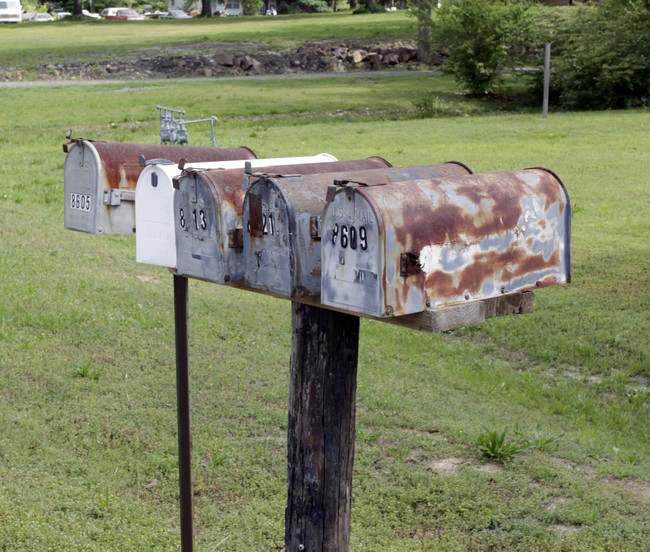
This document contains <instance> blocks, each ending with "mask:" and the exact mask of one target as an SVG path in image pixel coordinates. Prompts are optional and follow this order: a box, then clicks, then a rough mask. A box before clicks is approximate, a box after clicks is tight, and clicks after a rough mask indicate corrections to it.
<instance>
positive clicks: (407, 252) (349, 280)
mask: <svg viewBox="0 0 650 552" xmlns="http://www.w3.org/2000/svg"><path fill="white" fill-rule="evenodd" d="M99 144H101V143H99V142H89V141H85V140H78V141H75V142H73V144H72V147H70V148H68V156H67V158H66V163H65V193H66V227H68V228H72V229H75V230H81V231H88V232H97V230H98V229H99V228H100V227H101V231H102V232H103V233H109V232H111V233H124V232H132V231H134V229H137V232H136V257H137V260H138V261H139V262H144V263H150V264H157V265H162V266H167V267H169V268H171V269H174V270H175V271H176V272H177V273H178V274H181V275H185V276H188V277H192V278H198V279H202V280H207V281H211V282H216V283H219V284H227V285H238V286H243V287H246V288H250V289H253V290H258V291H263V292H267V293H272V294H274V295H277V296H281V297H286V298H301V297H317V296H320V302H321V304H323V305H325V306H329V307H333V308H337V309H341V310H345V311H348V312H354V313H359V314H364V315H368V316H374V317H379V318H381V317H392V316H401V315H406V314H412V313H417V312H422V311H424V310H426V309H430V308H433V309H435V308H440V307H444V306H447V305H454V304H462V303H467V302H471V301H480V300H483V299H489V298H492V297H497V296H500V295H504V294H508V293H514V292H519V291H525V290H530V289H535V288H538V287H544V286H551V285H556V284H561V283H565V282H568V281H569V280H570V204H569V198H568V195H567V192H566V189H565V187H564V185H563V184H562V182H561V181H560V180H559V178H558V177H557V176H556V175H554V174H553V173H551V172H550V171H548V170H545V169H527V170H522V171H511V172H503V173H487V174H472V173H471V171H470V170H469V169H468V168H467V167H466V166H465V165H463V164H461V163H456V162H451V163H443V164H438V165H427V166H413V167H392V166H391V165H390V164H389V163H388V162H387V161H386V160H384V159H381V158H379V157H370V158H367V159H361V160H352V161H338V160H336V159H335V158H334V157H333V156H331V155H328V154H319V155H316V156H310V157H301V158H285V159H257V158H256V156H255V154H254V153H253V152H252V151H251V150H248V149H246V148H225V149H223V148H199V149H200V150H209V152H207V153H211V154H212V158H211V159H210V158H209V159H206V158H205V157H201V155H203V153H204V152H202V151H198V150H197V151H196V152H194V151H191V150H193V148H191V147H189V146H185V147H181V149H183V150H184V151H182V152H178V156H181V155H182V157H178V156H177V157H176V158H174V156H173V155H172V153H174V152H172V151H171V150H170V148H172V147H171V146H162V147H159V146H148V147H151V148H158V150H156V151H155V152H151V151H147V152H145V151H143V150H141V149H140V146H139V145H135V144H132V145H130V146H131V147H130V148H118V147H117V146H113V147H114V149H111V147H108V146H107V145H106V144H104V145H103V148H104V152H100V151H99V148H98V147H97V146H98V145H99ZM177 148H178V147H177ZM118 149H119V151H120V152H122V151H124V150H125V149H126V150H128V152H129V155H130V156H131V157H129V158H128V160H129V164H130V165H129V166H130V168H131V169H132V171H133V172H136V169H135V168H134V166H136V163H135V161H134V159H133V156H134V155H136V156H137V157H138V163H137V167H138V168H139V171H138V172H139V174H138V177H137V181H136V183H135V185H133V184H132V181H130V180H128V178H126V177H125V176H124V175H125V174H126V173H127V171H125V170H124V169H120V175H121V177H120V178H119V179H116V177H115V176H111V177H110V178H113V181H112V182H108V178H107V174H108V173H109V172H110V170H111V169H110V168H109V167H110V166H111V164H112V165H113V167H116V166H121V167H123V166H124V165H125V162H124V160H125V159H127V158H126V157H124V159H113V160H112V161H104V162H102V161H101V158H102V153H103V155H110V154H112V153H114V152H115V151H117V150H118ZM160 149H162V151H159V150H160ZM80 150H84V151H83V152H80ZM106 152H111V153H106ZM120 155H121V153H120ZM140 156H142V157H140ZM217 156H221V158H216V157H217ZM237 156H239V157H240V159H236V157H237ZM156 157H157V158H158V159H155V158H156ZM80 158H81V160H82V161H84V163H85V160H86V159H91V160H92V163H91V164H90V168H89V169H88V168H84V165H83V164H82V163H81V161H80ZM144 158H146V159H149V161H147V162H146V163H145V162H144V161H143V159H144ZM170 158H171V159H170ZM98 159H99V161H98ZM180 159H184V160H185V161H184V162H181V164H180V166H179V164H178V162H179V160H180ZM69 160H70V164H71V165H74V167H72V168H70V169H69V168H68V161H69ZM206 161H207V162H206ZM77 165H78V166H77ZM143 165H145V166H143ZM96 167H100V170H96ZM75 171H76V173H75ZM102 171H104V172H102ZM80 175H82V176H83V178H80ZM116 180H117V181H118V182H119V184H118V185H117V186H114V185H113V184H114V182H115V181H116ZM82 182H83V183H82ZM114 190H118V191H119V192H120V193H117V192H115V191H114ZM125 192H128V193H129V195H130V196H132V198H133V200H134V201H133V200H131V201H128V202H126V204H125V203H122V202H120V203H116V202H115V201H111V198H112V197H113V195H122V196H123V195H124V193H125ZM79 196H82V197H83V196H85V200H83V199H82V200H79V201H78V197H79ZM107 196H109V199H108V200H107V199H106V198H107ZM122 201H124V200H123V199H122ZM82 204H83V205H85V207H86V208H85V211H84V208H83V206H82ZM123 207H126V209H124V212H122V211H121V209H122V208H123ZM127 213H128V214H127ZM84 214H85V215H86V217H87V218H86V219H84V218H83V215H84Z"/></svg>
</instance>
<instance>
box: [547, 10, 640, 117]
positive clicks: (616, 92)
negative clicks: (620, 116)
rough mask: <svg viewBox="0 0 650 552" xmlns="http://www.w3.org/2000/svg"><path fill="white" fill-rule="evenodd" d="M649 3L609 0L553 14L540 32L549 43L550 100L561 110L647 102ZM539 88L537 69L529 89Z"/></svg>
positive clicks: (615, 107)
mask: <svg viewBox="0 0 650 552" xmlns="http://www.w3.org/2000/svg"><path fill="white" fill-rule="evenodd" d="M649 4H650V2H649V1H648V0H610V1H609V2H606V3H602V4H598V5H593V6H591V5H586V6H582V7H580V8H576V9H574V10H571V12H570V13H569V14H567V15H565V16H560V15H558V16H557V17H556V18H555V19H554V21H553V24H552V26H550V27H549V29H550V31H551V32H548V33H546V36H542V37H540V40H541V41H543V42H550V43H551V79H550V96H551V101H552V102H553V103H555V104H556V105H559V107H561V108H564V109H623V108H627V107H635V106H643V105H649V104H650V7H649ZM595 29H597V39H595V38H596V37H595V33H594V30H595ZM540 65H541V60H540ZM541 90H542V75H541V72H538V74H537V75H536V78H535V85H534V91H535V92H537V93H541Z"/></svg>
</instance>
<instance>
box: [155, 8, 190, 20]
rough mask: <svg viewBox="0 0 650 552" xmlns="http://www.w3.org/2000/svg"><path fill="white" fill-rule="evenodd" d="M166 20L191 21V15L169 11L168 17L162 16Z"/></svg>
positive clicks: (180, 11) (178, 11) (179, 11)
mask: <svg viewBox="0 0 650 552" xmlns="http://www.w3.org/2000/svg"><path fill="white" fill-rule="evenodd" d="M162 17H163V18H164V19H191V18H192V16H191V15H187V14H186V13H185V12H184V11H183V10H169V11H168V12H167V14H166V15H163V16H162Z"/></svg>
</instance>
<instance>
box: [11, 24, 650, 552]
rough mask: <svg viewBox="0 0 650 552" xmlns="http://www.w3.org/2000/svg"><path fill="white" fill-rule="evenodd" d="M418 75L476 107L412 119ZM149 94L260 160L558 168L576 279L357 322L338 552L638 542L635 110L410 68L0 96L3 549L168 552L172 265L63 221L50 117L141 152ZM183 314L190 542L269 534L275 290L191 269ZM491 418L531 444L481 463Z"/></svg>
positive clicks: (284, 315) (278, 356) (639, 184)
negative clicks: (479, 313)
mask: <svg viewBox="0 0 650 552" xmlns="http://www.w3.org/2000/svg"><path fill="white" fill-rule="evenodd" d="M233 19H234V18H233ZM71 28H74V26H72V27H71ZM125 89H128V90H127V91H128V93H125ZM429 90H431V91H434V92H435V94H436V95H438V96H440V97H441V98H443V99H444V100H445V101H448V102H452V103H453V104H454V105H455V106H459V109H460V110H461V111H463V112H465V113H468V114H469V115H470V116H466V117H465V116H461V117H444V118H436V119H414V118H411V115H409V113H408V112H409V111H410V110H412V109H413V105H412V100H413V99H414V98H417V97H418V94H421V93H422V92H425V91H429ZM269 98H276V99H277V101H273V102H270V101H269V100H268V99H269ZM157 103H161V104H163V105H165V104H167V105H169V106H170V107H176V108H183V109H187V110H188V116H190V117H191V118H201V117H204V116H207V115H211V114H215V115H218V116H219V117H220V119H221V122H220V123H219V125H218V126H217V129H216V131H217V141H218V144H219V145H225V146H236V145H247V146H249V147H251V148H252V149H254V150H255V151H256V152H257V153H258V155H259V156H261V157H262V156H265V157H275V156H280V155H307V154H313V153H317V152H321V151H326V152H330V153H332V154H334V155H336V156H338V157H339V158H341V159H352V158H360V157H367V156H370V155H381V156H383V157H385V158H386V159H388V160H389V161H391V162H392V163H393V164H394V165H408V164H425V163H436V162H441V161H446V160H452V159H454V160H459V161H462V162H464V163H466V164H467V165H469V166H470V167H471V168H472V169H473V170H474V171H477V172H479V171H480V172H484V171H496V170H511V169H519V168H524V167H529V166H546V167H548V168H550V169H552V170H554V171H555V172H556V173H557V174H558V175H559V176H560V177H561V178H562V180H563V181H564V183H565V184H566V186H567V188H568V190H569V194H570V197H571V200H572V204H573V207H574V215H573V219H572V229H573V283H572V284H571V285H568V286H564V287H561V288H556V289H546V290H541V291H539V292H538V293H537V294H536V297H537V308H536V312H535V314H531V315H527V316H522V317H509V318H503V319H496V320H491V321H488V322H485V323H484V324H482V325H480V326H476V327H473V328H468V329H464V330H458V331H454V332H448V333H445V334H436V335H429V334H423V333H417V332H414V331H410V330H406V329H403V328H397V327H392V326H389V325H387V324H381V323H377V322H373V321H367V320H363V321H362V324H361V342H360V361H359V376H358V385H359V388H358V405H357V409H358V415H357V428H358V430H359V432H358V439H357V444H356V447H357V448H356V454H355V473H354V487H353V514H352V516H353V519H352V523H353V526H352V535H351V550H352V551H355V552H356V551H373V552H374V551H382V552H383V551H389V552H407V551H408V552H412V551H422V552H424V551H427V552H429V551H431V550H435V551H438V550H439V551H468V550H470V551H484V550H494V551H522V552H523V551H585V552H586V551H589V552H592V551H608V552H612V551H620V552H627V551H630V550H642V549H644V547H645V548H647V542H648V523H649V522H650V511H649V508H648V492H649V490H650V486H649V483H648V474H649V471H648V468H649V465H650V464H649V459H650V446H649V440H648V431H647V428H648V425H649V422H650V420H649V408H648V398H649V391H648V381H649V377H650V369H649V368H650V366H649V362H648V336H649V335H650V332H648V327H649V324H648V312H649V311H650V304H649V303H650V302H649V300H648V289H649V285H648V284H649V282H648V274H649V273H650V270H649V269H650V266H649V261H648V259H650V239H649V238H650V236H649V234H650V230H649V228H648V223H647V221H648V220H650V216H649V215H650V213H649V212H648V211H649V209H648V199H649V191H648V190H649V187H650V181H649V180H648V176H647V166H648V163H649V161H650V153H649V152H650V136H649V135H648V132H647V130H648V128H650V110H634V111H626V112H603V113H596V114H593V113H564V114H551V115H550V116H549V118H548V119H546V120H544V119H542V118H541V115H540V114H539V113H522V114H500V115H486V114H484V113H485V111H486V110H487V109H488V106H487V105H475V104H470V103H469V102H468V100H466V99H464V98H461V97H459V96H457V95H455V94H454V92H453V84H452V82H451V80H450V79H449V78H448V77H432V76H417V75H414V76H412V77H411V76H409V77H408V78H404V79H403V80H402V79H400V78H395V77H390V78H387V79H386V80H382V79H361V78H358V77H350V78H343V79H332V80H328V79H313V80H308V81H307V80H305V81H290V83H289V84H288V83H287V82H286V81H285V82H281V83H278V82H276V81H269V82H264V83H259V82H219V83H147V84H146V85H136V84H134V85H130V86H128V87H125V86H124V85H98V86H71V87H56V88H52V89H47V90H45V89H37V88H29V89H20V90H17V89H3V91H2V94H1V95H0V110H2V113H4V114H5V120H6V125H5V128H6V129H8V130H7V131H6V132H4V133H2V135H0V147H1V148H2V156H1V157H0V169H1V170H2V173H3V175H5V176H4V178H3V180H2V182H1V183H0V366H1V367H2V379H0V428H2V431H1V432H0V544H2V546H0V550H2V549H3V548H2V547H4V550H7V551H11V552H23V551H25V552H26V551H32V550H54V551H61V552H63V551H66V552H68V551H71V550H84V551H86V550H87V551H95V550H96V551H105V550H111V551H113V550H119V551H131V550H136V549H139V550H147V551H149V550H152V551H158V550H160V551H163V550H165V551H167V550H174V549H176V550H177V549H178V540H179V539H178V509H177V508H178V506H177V495H178V474H177V440H176V411H175V401H176V391H175V381H174V378H175V368H174V335H173V302H172V295H173V293H172V278H171V275H170V274H169V273H168V271H166V270H164V269H162V268H157V267H152V266H147V265H139V264H136V263H135V260H134V257H135V251H134V249H135V240H134V238H133V236H103V237H98V236H89V235H85V234H80V233H75V232H70V231H66V230H64V229H63V201H62V199H63V198H62V196H63V182H62V178H63V160H64V154H63V152H62V151H61V143H62V142H63V141H64V138H63V135H64V132H65V130H66V129H68V128H73V129H74V135H75V136H79V135H81V136H85V137H87V138H96V139H105V140H114V141H130V142H150V143H155V142H156V141H157V139H158V128H157V123H156V117H157V112H156V111H155V109H154V107H155V105H156V104H157ZM366 107H368V108H369V110H368V111H369V114H368V113H367V112H366V109H365V108H366ZM337 109H344V110H345V111H344V112H343V113H337ZM190 138H191V140H192V142H193V143H195V144H196V143H202V144H208V143H209V139H208V132H207V127H206V128H196V129H190ZM190 316H191V319H190V332H191V373H192V405H193V412H192V422H193V442H194V481H195V507H196V516H195V522H196V540H197V550H200V551H205V552H208V551H211V550H215V547H217V545H218V548H216V550H219V552H221V550H228V551H234V552H239V551H243V550H263V551H267V550H274V549H281V548H282V545H283V534H284V508H285V497H286V459H285V458H286V457H285V454H286V453H285V446H286V429H287V391H288V362H289V353H290V351H289V348H290V307H289V303H288V302H287V301H282V300H278V299H273V298H269V297H266V296H262V295H257V294H253V293H249V292H242V291H238V290H234V289H229V288H224V287H220V286H217V285H214V284H207V283H204V282H198V281H192V282H191V283H190ZM506 428H507V429H508V433H507V436H506V439H507V440H509V441H514V440H516V439H517V438H519V437H521V439H522V440H526V441H528V442H538V443H539V446H535V448H533V449H530V450H528V451H521V452H518V453H516V454H512V455H510V458H509V460H508V461H506V462H504V463H491V462H489V461H486V460H485V459H483V458H482V455H481V454H480V452H479V450H478V449H477V447H476V442H477V439H478V438H479V437H480V435H481V434H483V433H484V432H494V431H496V430H499V431H502V430H503V429H506ZM549 440H550V442H549ZM545 443H546V444H545ZM644 543H645V544H644Z"/></svg>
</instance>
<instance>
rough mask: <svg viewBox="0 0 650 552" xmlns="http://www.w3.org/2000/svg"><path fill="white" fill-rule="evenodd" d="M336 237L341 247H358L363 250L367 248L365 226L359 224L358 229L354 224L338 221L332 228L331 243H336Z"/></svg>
mask: <svg viewBox="0 0 650 552" xmlns="http://www.w3.org/2000/svg"><path fill="white" fill-rule="evenodd" d="M337 239H338V240H339V241H340V244H341V247H342V248H343V249H347V248H348V247H349V248H350V249H357V247H360V248H361V249H362V250H363V251H365V250H366V249H368V232H367V231H366V227H365V226H359V227H358V229H357V227H356V226H355V225H354V224H350V225H349V226H348V225H347V224H341V226H339V224H338V222H337V223H336V224H335V225H334V228H332V245H336V241H337Z"/></svg>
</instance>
